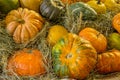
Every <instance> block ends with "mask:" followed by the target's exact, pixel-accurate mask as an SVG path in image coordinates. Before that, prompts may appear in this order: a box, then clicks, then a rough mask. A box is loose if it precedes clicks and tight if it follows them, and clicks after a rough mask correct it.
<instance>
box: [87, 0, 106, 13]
mask: <svg viewBox="0 0 120 80" xmlns="http://www.w3.org/2000/svg"><path fill="white" fill-rule="evenodd" d="M87 4H88V5H90V6H91V7H92V8H93V9H94V10H95V11H96V12H97V13H98V14H104V13H106V6H105V4H104V3H102V2H101V0H98V1H96V0H92V1H88V2H87Z"/></svg>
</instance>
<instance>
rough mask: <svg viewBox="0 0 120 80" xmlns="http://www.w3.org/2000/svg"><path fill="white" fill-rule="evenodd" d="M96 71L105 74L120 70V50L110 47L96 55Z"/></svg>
mask: <svg viewBox="0 0 120 80" xmlns="http://www.w3.org/2000/svg"><path fill="white" fill-rule="evenodd" d="M95 69H96V71H97V72H98V73H100V74H107V73H112V72H119V71H120V51H119V50H116V49H112V50H109V51H106V52H104V53H102V54H99V55H98V62H97V65H96V68H95Z"/></svg>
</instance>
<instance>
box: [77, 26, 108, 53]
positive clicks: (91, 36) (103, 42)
mask: <svg viewBox="0 0 120 80" xmlns="http://www.w3.org/2000/svg"><path fill="white" fill-rule="evenodd" d="M79 36H80V37H83V38H85V39H87V40H88V41H90V42H91V44H92V45H93V47H94V48H95V49H96V51H97V52H98V53H101V52H104V51H105V50H106V48H107V39H106V37H105V36H104V35H103V34H101V33H100V32H99V31H97V30H95V29H94V28H90V27H86V28H84V29H83V30H81V31H80V32H79Z"/></svg>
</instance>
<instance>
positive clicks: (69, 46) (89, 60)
mask: <svg viewBox="0 0 120 80" xmlns="http://www.w3.org/2000/svg"><path fill="white" fill-rule="evenodd" d="M96 59H97V52H96V50H95V49H94V47H93V46H92V45H91V43H90V42H89V41H87V40H85V39H83V38H81V37H79V36H77V35H76V34H73V33H68V34H67V35H66V36H64V37H63V38H61V39H60V40H59V41H58V42H57V43H56V44H55V45H54V46H53V49H52V60H53V69H54V72H55V74H56V75H57V76H59V77H60V78H62V77H69V78H74V79H80V80H81V79H85V78H86V77H87V76H88V75H89V73H90V72H91V71H92V70H93V68H94V67H95V64H96Z"/></svg>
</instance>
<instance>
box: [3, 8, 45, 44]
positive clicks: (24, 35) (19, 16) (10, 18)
mask: <svg viewBox="0 0 120 80" xmlns="http://www.w3.org/2000/svg"><path fill="white" fill-rule="evenodd" d="M5 22H6V29H7V32H8V33H9V34H11V35H13V39H14V40H15V42H16V43H25V42H27V41H29V40H30V39H31V38H33V37H34V36H35V35H36V34H37V33H38V32H39V31H40V30H41V28H42V26H43V23H44V20H43V18H42V17H41V16H40V15H39V14H38V13H36V12H35V11H33V10H28V9H27V8H24V9H23V8H18V9H17V10H12V11H10V12H9V13H8V15H7V16H6V19H5Z"/></svg>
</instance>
